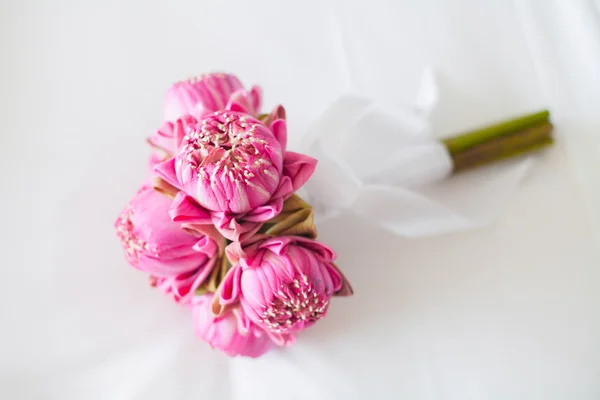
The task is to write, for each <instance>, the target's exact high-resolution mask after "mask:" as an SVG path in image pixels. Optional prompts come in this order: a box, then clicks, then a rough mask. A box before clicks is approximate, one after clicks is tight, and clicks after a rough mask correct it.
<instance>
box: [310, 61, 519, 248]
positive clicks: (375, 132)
mask: <svg viewBox="0 0 600 400" xmlns="http://www.w3.org/2000/svg"><path fill="white" fill-rule="evenodd" d="M437 102H438V92H437V86H436V85H435V81H434V79H433V75H432V73H431V72H429V71H427V73H426V74H425V75H424V80H423V85H422V90H421V94H420V95H419V99H418V100H417V107H416V109H415V110H414V111H413V110H409V109H400V110H391V109H388V108H386V107H383V106H382V105H380V104H378V103H377V102H376V101H374V100H370V99H366V98H363V97H359V96H354V95H345V96H342V97H341V98H339V99H338V100H337V101H336V102H335V103H334V104H333V105H332V106H331V107H329V108H328V109H327V110H326V111H325V113H324V114H323V115H322V116H321V117H320V118H318V119H317V121H316V122H315V123H314V124H313V125H312V127H311V129H310V130H309V132H308V133H307V135H306V136H305V138H304V142H303V150H304V151H305V152H306V153H308V154H309V155H311V156H313V157H315V158H317V159H318V160H319V164H318V167H317V170H316V172H315V174H314V175H313V177H312V178H311V179H310V180H309V181H308V183H307V184H306V186H305V194H304V196H306V198H307V200H308V201H309V202H310V203H311V204H312V205H313V207H314V209H315V213H316V215H317V218H318V219H319V220H321V221H322V220H324V219H328V218H332V217H335V216H338V215H340V214H343V213H346V212H353V213H355V214H358V215H360V216H362V217H364V218H365V219H367V220H369V221H372V222H374V223H376V224H378V225H380V226H381V227H383V228H385V229H387V230H389V231H391V232H393V233H396V234H398V235H402V236H409V237H420V236H430V235H436V234H441V233H447V232H452V231H457V230H463V229H469V228H474V227H478V226H482V225H485V224H488V223H490V222H491V221H493V219H494V218H495V217H497V216H498V214H499V213H500V211H501V209H502V206H503V205H504V204H505V202H506V200H507V199H508V197H509V196H510V195H511V194H512V193H513V192H514V190H515V189H516V188H517V186H518V183H519V182H520V180H521V178H522V177H523V176H524V174H525V172H526V170H527V168H528V165H529V164H530V162H529V160H528V159H519V160H511V161H508V162H502V163H499V164H495V165H491V166H487V167H481V168H478V169H477V170H476V171H471V172H468V173H464V174H461V175H460V176H456V177H451V178H450V179H448V178H449V176H450V174H451V172H452V159H451V157H450V155H449V154H448V151H447V150H446V148H445V147H444V145H443V144H441V143H440V142H439V140H437V139H435V138H434V137H433V136H432V135H431V132H430V123H429V121H428V118H427V116H428V115H429V114H430V112H431V111H432V109H433V108H434V107H435V106H436V105H437Z"/></svg>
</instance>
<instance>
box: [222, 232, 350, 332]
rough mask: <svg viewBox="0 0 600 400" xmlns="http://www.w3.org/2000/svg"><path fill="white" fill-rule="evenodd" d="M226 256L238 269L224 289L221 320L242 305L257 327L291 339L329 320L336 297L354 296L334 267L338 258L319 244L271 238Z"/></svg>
mask: <svg viewBox="0 0 600 400" xmlns="http://www.w3.org/2000/svg"><path fill="white" fill-rule="evenodd" d="M227 251H228V256H229V258H230V259H231V260H233V261H235V262H236V265H235V266H234V267H233V268H232V269H230V270H229V272H228V273H227V275H226V277H225V279H224V280H223V282H222V283H221V286H220V287H219V290H218V297H216V298H215V302H214V304H213V310H214V311H215V313H216V314H219V313H220V312H223V311H224V310H226V309H227V308H228V307H231V306H232V305H235V304H236V303H237V302H240V303H241V306H242V309H243V310H244V311H245V312H246V314H247V315H248V318H249V319H250V320H251V321H253V322H254V323H256V324H257V325H258V326H261V327H263V328H264V329H266V330H268V331H270V332H273V333H279V334H288V333H292V332H296V331H299V330H302V329H304V328H307V327H309V326H311V325H312V324H314V323H315V322H316V321H318V320H319V319H321V318H323V317H325V315H326V314H327V309H328V306H329V301H330V299H331V296H333V295H334V294H339V295H349V294H351V293H352V290H351V288H350V286H349V284H348V283H347V281H346V279H345V278H344V277H343V275H342V274H341V272H340V271H339V270H338V269H337V267H336V266H335V265H334V264H333V260H334V259H335V255H334V253H333V252H332V251H331V250H330V249H329V248H327V247H326V246H324V245H323V244H321V243H319V242H316V241H313V240H310V239H305V238H301V237H292V236H282V237H269V238H267V239H264V240H260V241H258V242H256V243H255V244H253V245H251V246H249V247H248V248H246V249H243V250H242V249H241V247H240V245H239V244H238V243H233V244H232V245H230V247H228V248H227ZM240 256H241V258H240Z"/></svg>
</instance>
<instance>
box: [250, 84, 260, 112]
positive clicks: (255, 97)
mask: <svg viewBox="0 0 600 400" xmlns="http://www.w3.org/2000/svg"><path fill="white" fill-rule="evenodd" d="M250 98H251V101H252V106H253V107H254V111H255V113H258V111H259V110H260V106H261V105H262V90H261V88H260V86H256V85H255V86H252V89H251V90H250Z"/></svg>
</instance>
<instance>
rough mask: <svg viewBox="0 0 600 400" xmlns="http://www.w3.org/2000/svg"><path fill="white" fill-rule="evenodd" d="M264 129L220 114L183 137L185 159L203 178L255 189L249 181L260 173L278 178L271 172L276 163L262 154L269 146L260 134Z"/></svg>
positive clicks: (254, 122) (258, 124) (255, 123)
mask: <svg viewBox="0 0 600 400" xmlns="http://www.w3.org/2000/svg"><path fill="white" fill-rule="evenodd" d="M262 129H266V128H265V127H263V126H262V125H261V124H260V123H259V122H258V121H256V120H254V119H253V118H249V117H247V116H244V115H242V116H240V115H236V114H232V113H219V112H217V113H215V114H214V115H213V116H211V117H208V118H205V119H203V120H202V122H201V123H200V124H199V126H197V127H196V128H195V129H192V130H190V131H189V132H188V133H187V134H186V135H185V136H184V138H183V145H184V153H183V157H184V158H185V160H186V161H187V162H188V163H189V165H190V166H191V167H193V168H195V169H196V170H197V171H198V174H199V175H200V176H201V177H202V178H205V179H210V180H212V181H214V180H215V178H216V177H217V176H220V177H221V178H229V180H230V181H231V182H237V183H239V182H245V183H246V184H248V185H251V186H254V185H253V184H252V183H251V182H250V179H252V178H254V177H255V174H257V173H259V172H262V173H263V174H265V175H267V176H269V177H270V178H273V179H277V176H276V175H274V174H273V172H272V171H271V170H270V169H271V168H270V167H272V166H273V163H272V162H271V161H270V160H269V159H268V157H264V155H263V154H262V153H263V152H264V148H265V145H268V144H269V142H268V141H266V140H264V139H263V138H262V137H263V136H264V135H263V134H261V132H257V131H259V130H262ZM209 166H210V169H209V170H207V168H208V167H209ZM217 174H219V175H217Z"/></svg>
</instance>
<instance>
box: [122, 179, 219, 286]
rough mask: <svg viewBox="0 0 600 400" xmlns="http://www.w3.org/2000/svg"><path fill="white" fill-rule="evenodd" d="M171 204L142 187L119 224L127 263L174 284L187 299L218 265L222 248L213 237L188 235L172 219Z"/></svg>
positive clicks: (160, 195)
mask: <svg viewBox="0 0 600 400" xmlns="http://www.w3.org/2000/svg"><path fill="white" fill-rule="evenodd" d="M170 205H171V200H170V199H169V198H167V197H166V196H164V195H162V194H160V193H158V192H156V191H155V190H154V189H153V188H152V187H151V186H149V185H144V186H142V187H141V188H140V189H139V190H138V192H137V194H136V195H135V196H134V198H133V199H132V200H131V201H130V203H129V204H128V205H127V207H125V209H124V210H123V211H122V212H121V214H120V215H119V217H118V218H117V220H116V222H115V228H116V230H117V236H118V237H119V239H121V242H122V243H123V248H124V250H125V256H126V258H127V261H128V262H129V263H130V264H131V265H132V266H133V267H135V268H137V269H140V270H142V271H145V272H147V273H149V274H150V275H152V276H154V277H157V278H162V279H163V280H165V281H166V282H171V287H172V289H173V291H174V293H175V294H176V296H178V297H179V298H184V297H185V296H187V295H188V294H193V291H194V290H195V289H196V288H197V287H198V286H199V285H200V284H201V283H202V282H203V281H204V279H205V278H206V277H207V276H208V274H209V273H210V272H211V270H212V268H213V266H214V265H215V258H216V255H217V252H218V244H217V243H216V242H215V240H213V239H212V238H211V237H209V236H206V235H203V234H201V233H199V232H196V231H186V230H183V229H182V228H181V224H179V223H176V222H173V221H172V220H171V218H170V217H169V206H170Z"/></svg>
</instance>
